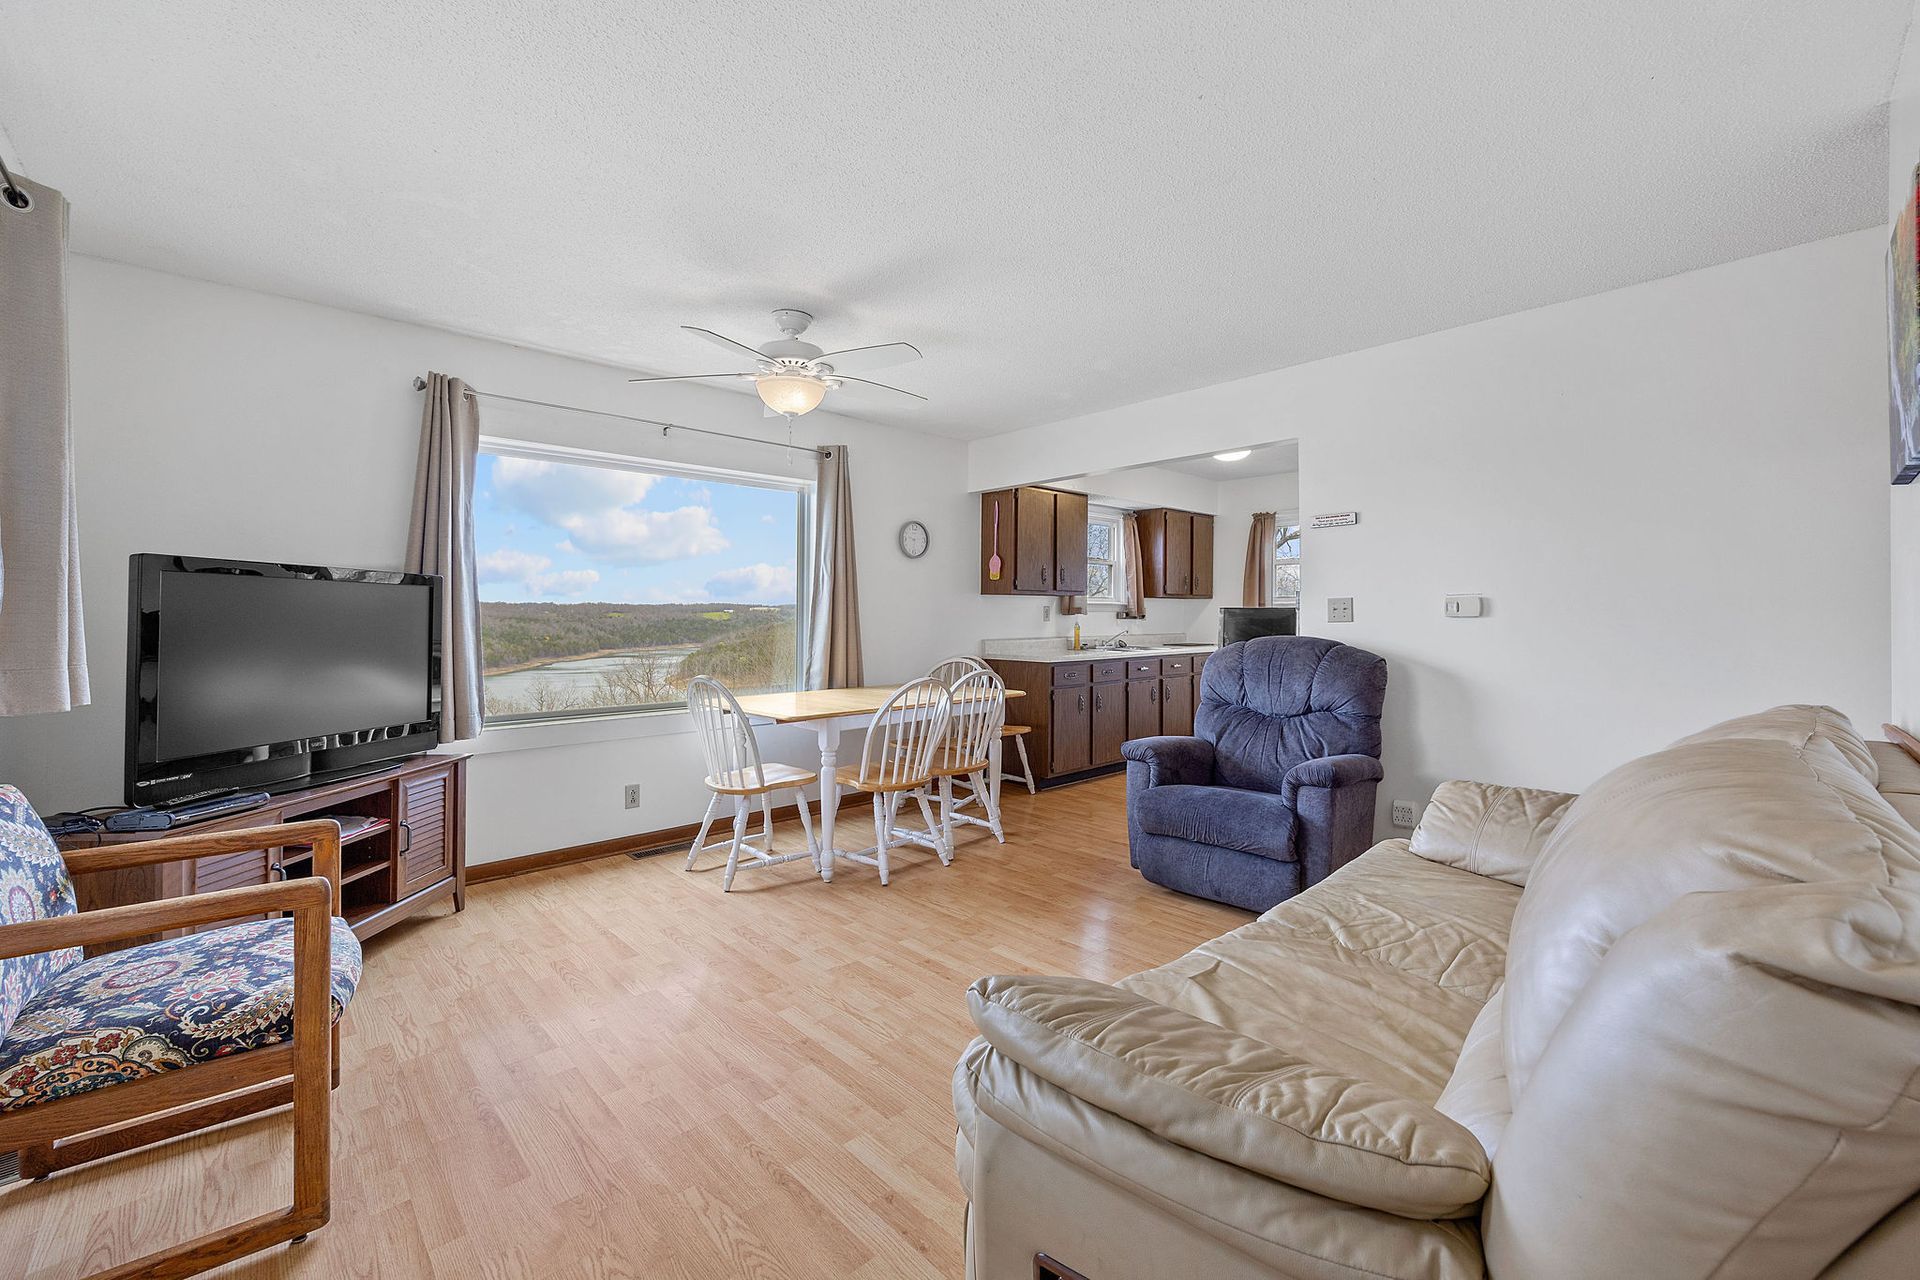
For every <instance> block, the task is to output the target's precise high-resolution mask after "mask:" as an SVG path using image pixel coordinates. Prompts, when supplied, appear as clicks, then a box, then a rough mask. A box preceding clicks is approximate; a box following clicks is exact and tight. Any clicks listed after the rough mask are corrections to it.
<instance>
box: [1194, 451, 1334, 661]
mask: <svg viewBox="0 0 1920 1280" xmlns="http://www.w3.org/2000/svg"><path fill="white" fill-rule="evenodd" d="M1214 506H1215V509H1216V510H1217V512H1218V514H1217V515H1215V516H1214V518H1213V599H1212V600H1209V601H1207V602H1206V604H1205V607H1203V608H1202V609H1201V610H1200V612H1199V614H1198V615H1197V616H1196V617H1195V618H1194V620H1193V624H1192V627H1191V629H1190V631H1189V634H1190V635H1191V636H1192V637H1193V638H1194V639H1195V640H1217V639H1219V638H1220V609H1221V607H1222V606H1234V605H1238V604H1240V602H1241V596H1240V588H1241V584H1242V583H1244V582H1245V581H1246V571H1247V530H1249V529H1251V528H1252V527H1253V513H1254V512H1256V511H1276V512H1279V513H1281V514H1282V515H1284V514H1285V513H1287V512H1289V511H1292V512H1298V511H1299V510H1300V473H1299V472H1298V471H1287V472H1283V473H1281V474H1280V475H1274V476H1254V477H1252V478H1251V479H1247V480H1223V481H1221V482H1220V484H1219V485H1218V486H1216V491H1215V495H1214ZM1301 566H1302V572H1303V573H1304V572H1306V558H1305V557H1304V556H1302V557H1301Z"/></svg>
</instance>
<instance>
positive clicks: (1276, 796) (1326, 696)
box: [1122, 636, 1387, 911]
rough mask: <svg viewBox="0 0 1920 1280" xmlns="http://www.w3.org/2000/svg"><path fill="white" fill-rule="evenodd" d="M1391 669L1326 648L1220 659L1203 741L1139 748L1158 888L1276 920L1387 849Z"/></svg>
mask: <svg viewBox="0 0 1920 1280" xmlns="http://www.w3.org/2000/svg"><path fill="white" fill-rule="evenodd" d="M1386 692H1387V663H1386V659H1384V658H1382V657H1380V656H1379V655H1378V654H1372V653H1368V652H1367V651H1366V650H1365V649H1356V648H1354V647H1353V646H1351V645H1344V644H1340V643H1338V642H1336V641H1333V640H1322V639H1319V638H1317V637H1313V636H1261V637H1259V638H1258V639H1254V640H1247V641H1243V642H1241V643H1240V644H1230V645H1228V646H1226V647H1225V648H1224V649H1221V650H1219V651H1218V652H1217V653H1215V654H1214V655H1213V657H1212V658H1210V659H1208V661H1207V665H1206V670H1205V673H1204V674H1203V675H1202V677H1201V681H1200V707H1199V710H1198V711H1197V712H1196V714H1195V716H1194V731H1195V733H1196V735H1197V736H1195V737H1191V738H1175V737H1160V738H1137V739H1135V740H1134V741H1132V742H1129V743H1127V744H1126V746H1125V747H1124V748H1123V749H1122V750H1123V751H1124V753H1125V755H1126V758H1127V842H1128V845H1129V850H1130V854H1131V858H1132V862H1133V865H1134V866H1136V867H1138V868H1139V869H1140V874H1141V875H1143V876H1145V877H1146V878H1147V879H1149V880H1151V881H1153V882H1154V883H1155V884H1160V885H1165V886H1166V887H1167V888H1169V889H1177V890H1179V891H1180V892H1181V893H1190V894H1193V895H1194V896H1195V897H1200V898H1211V899H1212V900H1214V901H1215V902H1225V903H1229V904H1231V905H1232V906H1236V907H1244V908H1245V909H1247V910H1248V911H1265V910H1267V908H1269V907H1271V906H1273V905H1274V904H1275V903H1277V902H1281V901H1283V900H1284V899H1287V898H1290V897H1292V896H1293V895H1294V894H1296V893H1298V892H1300V890H1302V889H1304V888H1306V887H1307V886H1308V885H1310V884H1316V883H1318V882H1319V881H1321V880H1323V879H1325V878H1326V877H1327V876H1329V875H1331V874H1332V873H1333V872H1334V871H1336V870H1338V869H1339V868H1340V867H1342V866H1344V865H1345V864H1346V863H1347V862H1349V861H1351V860H1352V859H1354V858H1356V857H1358V856H1359V855H1360V854H1361V853H1363V852H1365V851H1366V849H1367V847H1368V846H1369V845H1370V844H1371V843H1372V841H1373V799H1374V791H1375V789H1376V788H1377V787H1378V785H1379V782H1380V778H1381V774H1382V770H1381V768H1380V707H1381V703H1382V702H1383V701H1384V699H1385V697H1386Z"/></svg>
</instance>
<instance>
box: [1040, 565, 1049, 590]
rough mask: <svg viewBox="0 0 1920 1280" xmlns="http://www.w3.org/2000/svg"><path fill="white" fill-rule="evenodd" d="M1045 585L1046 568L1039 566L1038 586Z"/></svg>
mask: <svg viewBox="0 0 1920 1280" xmlns="http://www.w3.org/2000/svg"><path fill="white" fill-rule="evenodd" d="M1046 584H1047V566H1045V565H1041V566H1040V585H1041V586H1045V585H1046Z"/></svg>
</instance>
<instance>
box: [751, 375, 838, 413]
mask: <svg viewBox="0 0 1920 1280" xmlns="http://www.w3.org/2000/svg"><path fill="white" fill-rule="evenodd" d="M753 386H754V390H756V391H758V392H759V393H760V402H761V403H762V404H764V405H766V406H767V408H769V409H771V410H773V411H774V412H775V413H781V414H785V415H786V416H787V417H789V418H797V417H799V416H800V415H801V414H803V413H812V412H813V411H814V410H815V409H818V408H819V407H820V402H821V401H822V400H824V399H826V398H827V384H826V383H825V382H823V381H821V380H820V379H819V378H810V377H808V376H807V375H805V374H801V373H765V374H761V375H760V376H759V377H758V378H755V379H754V381H753Z"/></svg>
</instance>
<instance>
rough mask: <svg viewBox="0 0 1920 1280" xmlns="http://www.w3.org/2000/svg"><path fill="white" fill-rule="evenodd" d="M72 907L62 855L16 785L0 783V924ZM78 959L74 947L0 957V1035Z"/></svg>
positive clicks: (47, 915)
mask: <svg viewBox="0 0 1920 1280" xmlns="http://www.w3.org/2000/svg"><path fill="white" fill-rule="evenodd" d="M77 910H79V907H78V905H77V904H76V903H75V901H74V896H73V881H72V880H71V879H69V878H68V876H67V863H66V859H64V858H62V857H61V856H60V850H59V848H58V847H57V846H56V845H55V844H54V843H53V837H52V836H50V835H48V834H47V828H46V826H45V824H44V823H42V822H41V821H40V816H39V815H38V814H36V813H35V812H34V811H33V806H32V805H30V804H28V803H27V798H26V797H25V796H24V795H21V794H20V792H19V791H18V790H17V789H16V788H13V787H7V786H0V926H4V925H9V924H24V923H25V922H27V921H29V920H46V919H50V918H52V917H54V916H70V915H72V914H73V913H74V912H75V911H77ZM79 960H80V948H78V947H65V948H62V949H61V950H59V951H42V952H37V953H35V954H34V955H30V956H15V957H13V958H12V959H8V960H0V1036H4V1035H6V1034H7V1028H8V1027H9V1026H11V1025H12V1024H13V1020H14V1019H15V1018H16V1017H18V1016H19V1015H20V1010H21V1009H22V1008H24V1007H25V1006H26V1004H27V1002H28V1001H30V1000H32V999H33V997H34V995H35V994H36V993H37V992H39V991H40V989H41V988H42V987H44V986H46V984H47V983H48V982H50V981H52V980H53V979H54V978H55V977H56V976H58V975H59V974H60V972H61V971H62V970H64V969H67V968H69V967H71V966H72V965H74V964H77V963H78V962H79Z"/></svg>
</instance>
